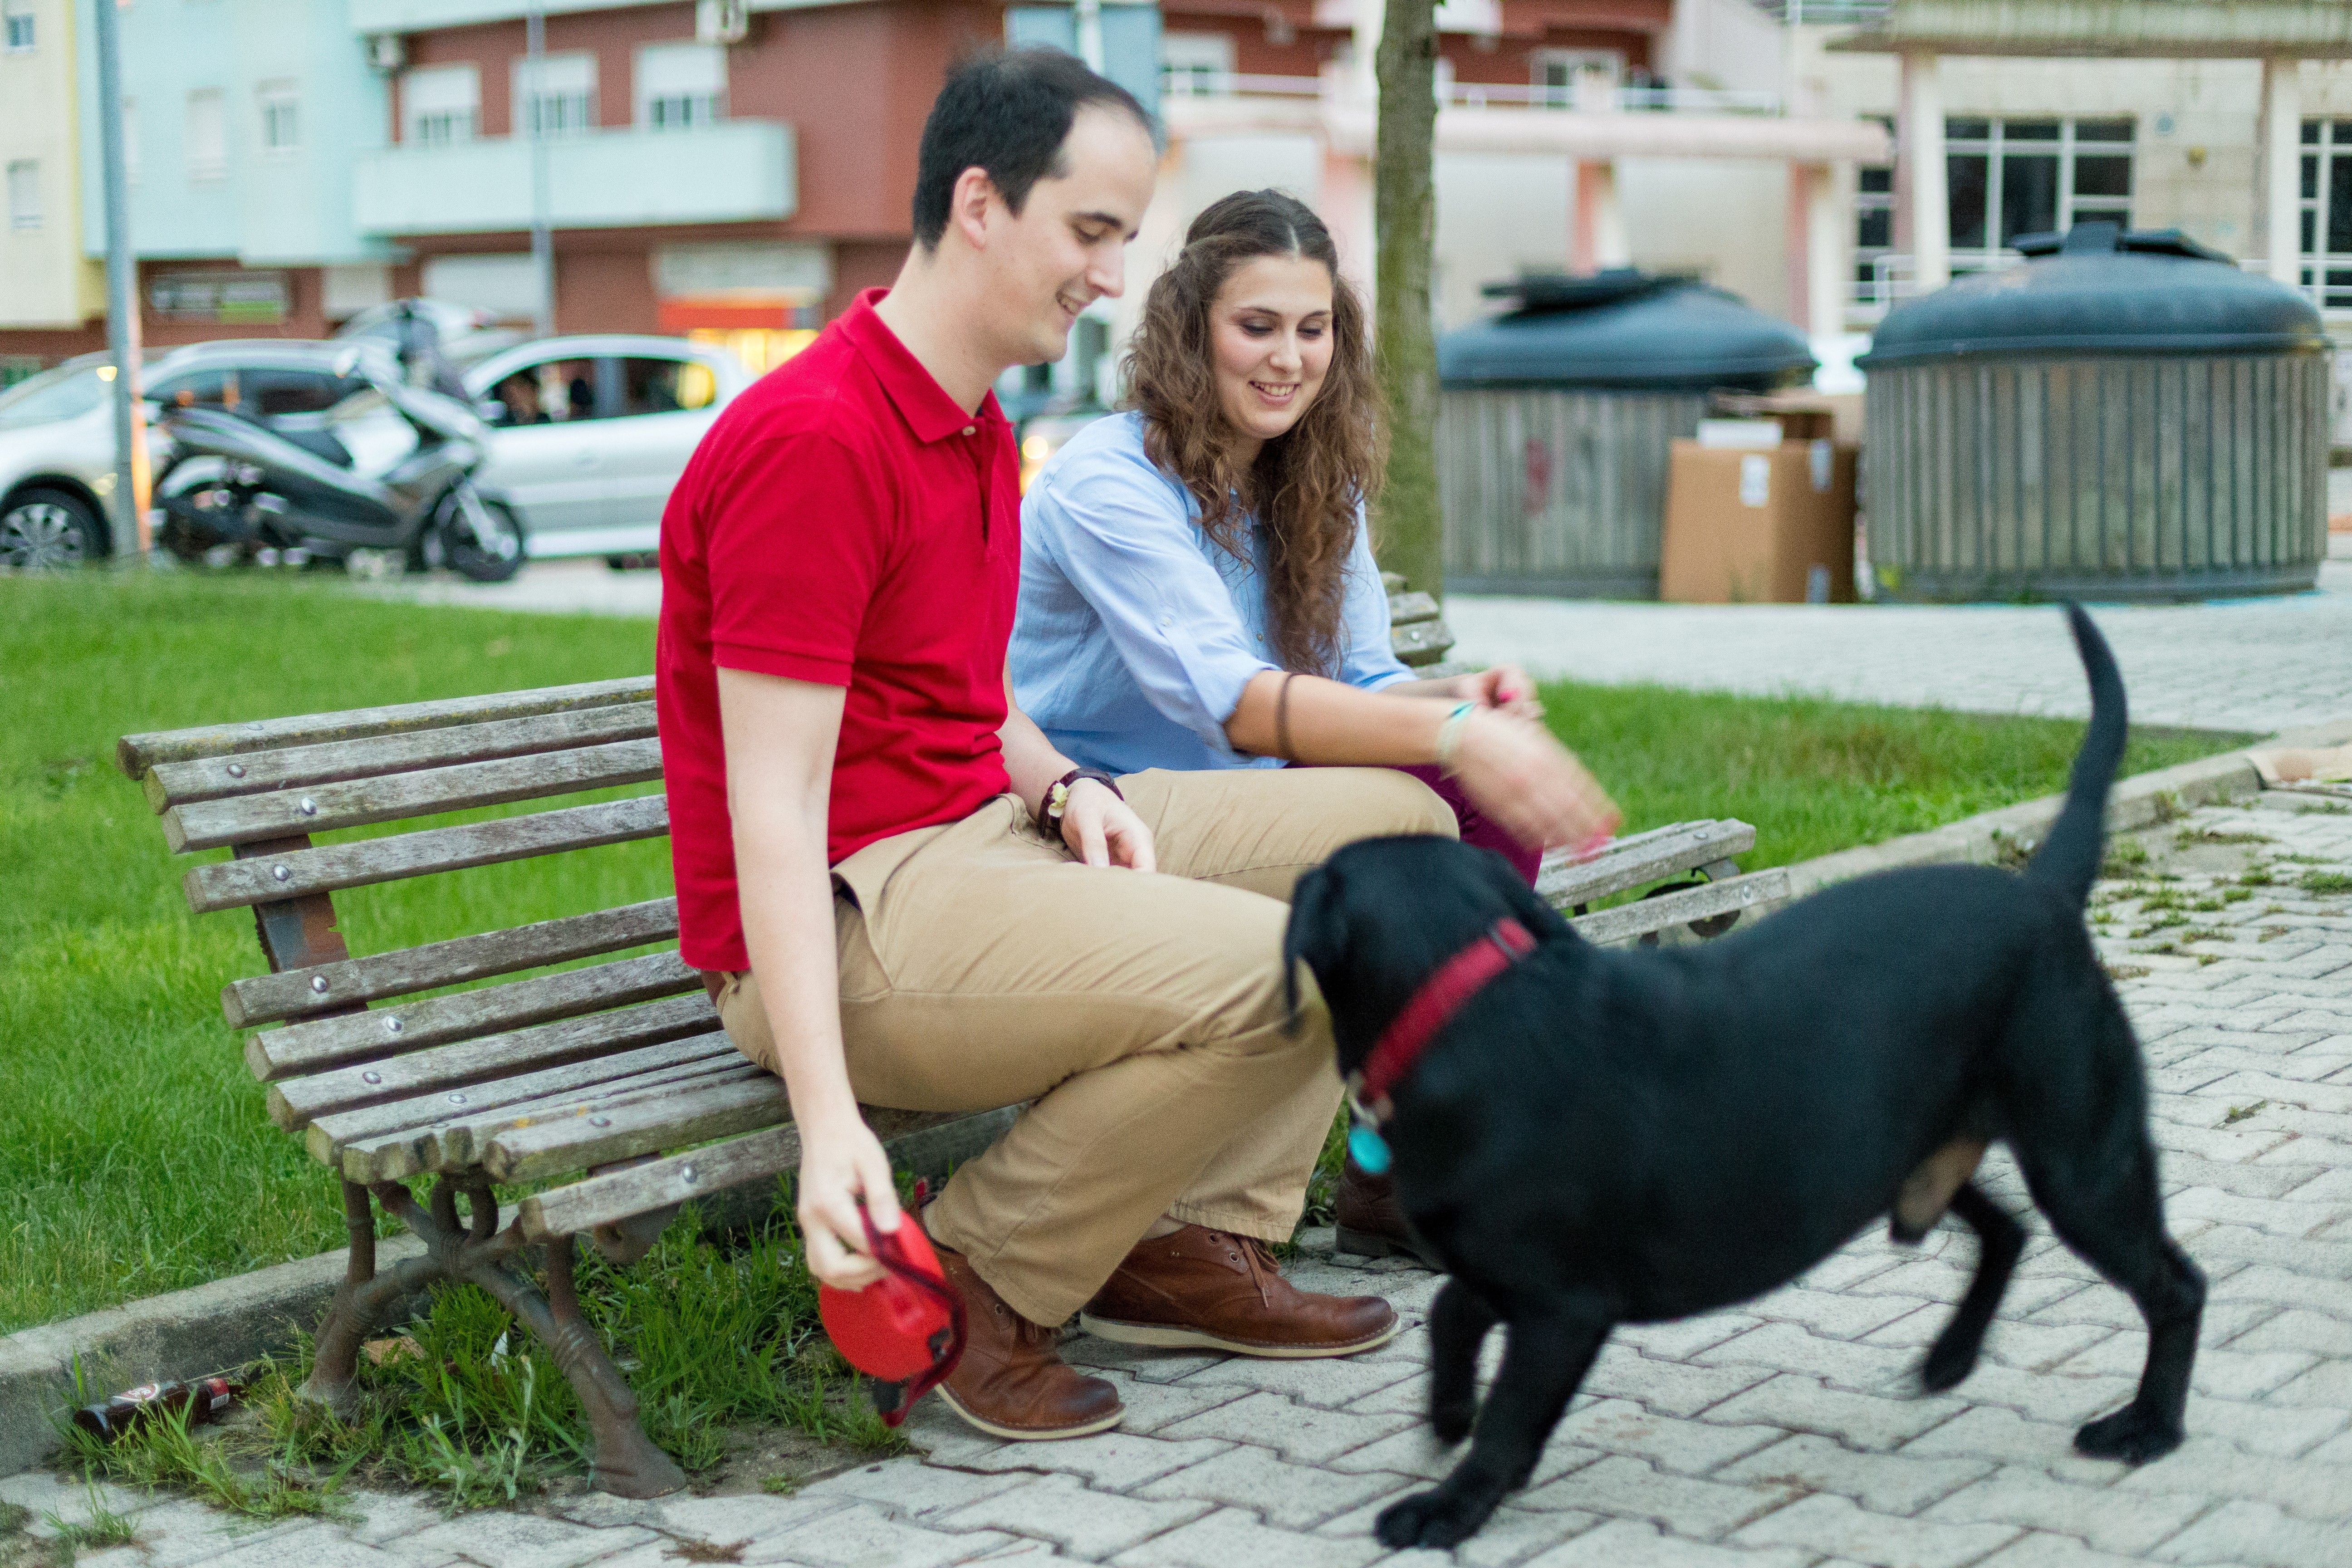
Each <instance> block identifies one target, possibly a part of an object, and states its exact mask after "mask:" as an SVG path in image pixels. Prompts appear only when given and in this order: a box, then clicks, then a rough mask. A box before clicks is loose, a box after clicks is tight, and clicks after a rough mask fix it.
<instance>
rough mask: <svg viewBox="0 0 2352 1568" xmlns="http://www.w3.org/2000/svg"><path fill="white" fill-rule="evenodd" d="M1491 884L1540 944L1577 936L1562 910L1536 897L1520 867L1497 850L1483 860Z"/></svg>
mask: <svg viewBox="0 0 2352 1568" xmlns="http://www.w3.org/2000/svg"><path fill="white" fill-rule="evenodd" d="M1479 864H1480V868H1481V869H1482V870H1483V871H1484V872H1485V873H1486V882H1487V885H1488V886H1489V887H1491V888H1493V889H1495V892H1496V896H1498V897H1499V898H1501V899H1502V900H1504V901H1505V902H1506V903H1507V904H1509V905H1510V906H1511V913H1513V914H1514V915H1516V916H1517V917H1518V921H1519V923H1520V924H1521V925H1523V926H1525V927H1527V928H1528V933H1529V934H1530V935H1532V936H1533V937H1535V939H1536V940H1537V941H1538V942H1552V941H1555V940H1557V939H1559V938H1560V937H1563V936H1573V935H1575V934H1576V933H1575V931H1574V930H1573V928H1571V927H1570V925H1569V923H1568V922H1567V921H1564V920H1562V919H1561V918H1560V915H1559V910H1555V909H1553V908H1552V907H1551V906H1550V905H1549V904H1548V903H1545V902H1544V901H1543V900H1542V899H1540V898H1538V897H1537V896H1536V890H1535V889H1533V888H1530V887H1528V884H1527V879H1525V878H1523V877H1521V876H1520V875H1519V872H1518V868H1517V867H1516V866H1514V865H1512V864H1511V863H1510V862H1509V861H1508V860H1506V859H1504V858H1502V857H1501V856H1500V855H1497V854H1496V853H1495V852H1494V851H1493V850H1491V849H1489V850H1486V852H1485V853H1484V854H1482V855H1481V856H1480V857H1479Z"/></svg>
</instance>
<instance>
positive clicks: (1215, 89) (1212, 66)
mask: <svg viewBox="0 0 2352 1568" xmlns="http://www.w3.org/2000/svg"><path fill="white" fill-rule="evenodd" d="M1160 90H1161V91H1162V92H1165V93H1168V94H1170V95H1171V96H1172V97H1176V98H1213V97H1216V96H1218V95H1220V94H1223V93H1229V92H1231V91H1233V90H1234V40H1233V37H1232V36H1231V35H1230V34H1226V33H1168V34H1165V35H1163V36H1162V37H1160Z"/></svg>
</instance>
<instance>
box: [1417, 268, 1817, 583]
mask: <svg viewBox="0 0 2352 1568" xmlns="http://www.w3.org/2000/svg"><path fill="white" fill-rule="evenodd" d="M1486 292H1487V294H1488V295H1489V296H1490V297H1496V298H1505V299H1509V300H1512V301H1513V307H1512V308H1511V309H1509V310H1506V311H1504V312H1503V313H1502V314H1500V315H1497V316H1494V317H1491V318H1489V319H1487V320H1486V321H1480V322H1477V323H1475V325H1472V326H1468V327H1464V328H1462V329H1460V330H1459V331H1452V332H1448V333H1446V334H1445V335H1444V337H1443V338H1441V339H1440V340H1439V342H1438V345H1437V374H1438V382H1439V385H1440V388H1441V391H1440V395H1439V399H1438V405H1439V406H1438V428H1437V450H1438V458H1437V475H1438V492H1439V497H1440V500H1441V502H1442V504H1443V506H1444V516H1445V581H1446V585H1447V586H1448V587H1449V588H1454V589H1460V590H1464V591H1466V592H1473V593H1502V594H1539V595H1559V596H1561V597H1567V598H1624V599H1652V598H1655V597H1656V596H1657V593H1658V539H1659V530H1660V525H1661V523H1662V521H1663V520H1664V514H1665V504H1666V463H1667V458H1668V454H1669V452H1670V451H1671V449H1672V447H1673V444H1674V442H1675V439H1676V438H1678V437H1692V436H1695V435H1696V434H1697V431H1698V422H1699V420H1700V418H1701V417H1702V416H1704V415H1705V414H1706V410H1707V395H1708V394H1709V393H1711V392H1720V391H1738V392H1769V391H1772V390H1774V389H1776V388H1780V387H1783V386H1788V385H1790V384H1797V383H1801V382H1803V381H1804V380H1805V379H1806V378H1807V377H1809V376H1811V374H1812V370H1813V358H1812V355H1811V353H1810V352H1809V351H1808V349H1807V347H1806V342H1805V337H1804V334H1803V333H1801V332H1800V331H1797V329H1796V328H1794V327H1792V326H1790V324H1789V323H1788V322H1786V321H1779V320H1777V319H1775V318H1773V317H1771V316H1768V315H1765V314H1764V313H1763V312H1762V311H1760V310H1753V309H1751V308H1750V307H1749V306H1748V305H1747V304H1746V303H1745V302H1744V301H1742V300H1740V299H1739V298H1738V296H1737V295H1734V294H1727V293H1726V292H1724V291H1723V290H1722V289H1713V288H1709V287H1707V286H1706V284H1703V283H1699V282H1696V281H1695V280H1693V279H1687V278H1660V277H1654V276H1648V275H1645V274H1643V273H1641V272H1638V271H1634V270H1633V269H1630V268H1627V269H1622V270H1616V271H1609V272H1601V273H1598V274H1595V275H1593V276H1591V277H1589V278H1551V277H1537V278H1526V279H1520V280H1519V281H1517V282H1516V283H1510V284H1499V285H1496V286H1495V287H1493V288H1490V289H1487V290H1486Z"/></svg>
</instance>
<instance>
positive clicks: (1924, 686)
mask: <svg viewBox="0 0 2352 1568" xmlns="http://www.w3.org/2000/svg"><path fill="white" fill-rule="evenodd" d="M2337 537H2338V538H2339V539H2340V540H2342V541H2344V542H2345V543H2346V544H2347V545H2352V534H2345V535H2338V536H2337ZM2093 613H2094V614H2095V615H2096V616H2097V617H2098V621H2099V625H2100V626H2101V627H2102V628H2103V629H2104V630H2105V632H2106V634H2107V640H2108V641H2109V642H2110V643H2112V644H2113V645H2114V647H2115V650H2116V660H2117V662H2118V663H2120V664H2121V665H2122V667H2123V672H2124V680H2125V682H2126V685H2128V686H2129V687H2130V689H2131V705H2132V718H2133V720H2134V721H2136V722H2139V723H2149V724H2179V725H2185V726H2189V727H2190V728H2196V729H2210V730H2259V731H2278V730H2285V729H2291V728H2294V726H2297V725H2301V724H2316V723H2320V722H2323V721H2327V720H2331V719H2335V718H2338V717H2340V716H2341V715H2342V714H2343V712H2344V710H2345V706H2346V699H2347V696H2352V560H2332V561H2329V562H2327V563H2326V564H2325V565H2323V566H2322V567H2321V569H2320V585H2319V587H2318V588H2317V589H2316V590H2315V591H2314V592H2311V593H2308V594H2296V595H2288V596H2285V597H2282V598H2271V599H2234V600H2215V601H2213V602H2211V603H2207V604H2194V605H2098V606H2095V607H2094V611H2093ZM1445 618H1446V621H1447V623H1448V624H1449V625H1450V626H1453V628H1454V636H1455V637H1458V638H1459V639H1460V641H1459V643H1458V644H1457V645H1456V647H1454V654H1453V657H1454V658H1461V659H1467V660H1470V661H1471V662H1474V663H1479V664H1492V663H1499V662H1502V661H1504V660H1513V661H1516V662H1517V663H1519V664H1521V665H1524V666H1526V667H1527V668H1528V670H1530V671H1531V672H1532V673H1534V674H1536V675H1538V676H1539V677H1546V678H1551V677H1572V678H1574V679H1580V680H1597V681H1601V682H1605V683H1608V684H1612V685H1615V684H1622V683H1624V682H1629V681H1656V682H1659V683H1660V684H1663V685H1666V686H1679V687H1694V688H1701V689H1715V690H1725V691H1741V692H1748V693H1754V694H1774V693H1779V692H1784V691H1803V692H1814V693H1821V694H1824V695H1828V696H1832V697H1841V698H1847V699H1851V700H1856V701H1865V702H1889V703H1896V704H1900V705H1903V706H1906V707H1910V706H1927V705H1930V704H1933V705H1937V706H1941V707H1946V708H1955V709H1962V710H1971V711H1977V712H1990V713H2049V714H2063V715H2066V716H2069V717H2074V718H2080V717H2082V716H2083V715H2084V713H2086V712H2088V711H2089V696H2088V694H2087V692H2086V691H2085V690H2084V686H2083V667H2082V665H2081V663H2080V662H2079V661H2078V660H2077V659H2076V658H2075V657H2074V645H2073V644H2072V642H2071V641H2069V639H2068V638H2067V636H2066V628H2065V623H2064V620H2063V617H2061V616H2059V615H2058V614H2057V612H2056V611H2055V610H2054V609H2053V608H2051V607H2050V606H2047V605H1629V604H1593V603H1583V602H1578V601H1572V600H1562V599H1514V598H1497V597H1489V596H1484V595H1461V594H1457V595H1449V596H1448V597H1447V599H1446V601H1445Z"/></svg>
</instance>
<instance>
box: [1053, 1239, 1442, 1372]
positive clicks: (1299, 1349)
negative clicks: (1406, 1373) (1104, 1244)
mask: <svg viewBox="0 0 2352 1568" xmlns="http://www.w3.org/2000/svg"><path fill="white" fill-rule="evenodd" d="M1078 1326H1079V1327H1080V1328H1082V1329H1085V1330H1086V1331H1087V1332H1088V1333H1091V1334H1099V1335H1101V1336H1102V1337H1103V1338H1104V1339H1107V1340H1116V1341H1118V1342H1119V1343H1121V1344H1128V1345H1171V1346H1181V1347H1185V1348H1192V1349H1202V1350H1218V1351H1233V1352H1236V1353H1238V1354H1241V1355H1256V1356H1278V1357H1284V1358H1294V1359H1305V1358H1307V1357H1311V1356H1335V1355H1353V1354H1355V1353H1356V1352H1358V1351H1368V1350H1370V1349H1371V1348H1372V1347H1373V1346H1375V1345H1383V1344H1386V1343H1388V1342H1389V1341H1390V1340H1391V1339H1393V1338H1394V1337H1395V1335H1396V1331H1397V1315H1396V1313H1395V1311H1394V1310H1391V1308H1390V1306H1389V1304H1388V1303H1387V1302H1386V1301H1383V1300H1381V1299H1380V1298H1379V1297H1378V1296H1314V1295H1309V1294H1307V1292H1306V1291H1304V1290H1301V1289H1297V1287H1295V1286H1293V1285H1292V1284H1291V1283H1290V1281H1288V1280H1287V1279H1284V1278H1283V1277H1282V1274H1281V1271H1280V1270H1279V1269H1278V1268H1276V1266H1275V1261H1274V1255H1273V1254H1272V1253H1270V1252H1268V1251H1267V1250H1266V1248H1265V1243H1264V1242H1262V1241H1258V1240H1256V1239H1255V1238H1254V1237H1246V1236H1234V1235H1233V1234H1231V1233H1229V1232H1226V1231H1222V1230H1210V1229H1207V1228H1206V1227H1204V1226H1197V1225H1188V1226H1185V1227H1184V1228H1183V1229H1181V1230H1179V1231H1177V1232H1175V1233H1174V1234H1173V1235H1170V1236H1163V1237H1157V1238H1155V1239H1152V1240H1149V1241H1139V1242H1137V1243H1136V1244H1135V1247H1134V1249H1133V1250H1132V1251H1130V1252H1129V1253H1128V1255H1127V1260H1126V1261H1125V1262H1123V1263H1121V1264H1120V1265H1119V1266H1118V1272H1117V1273H1115V1274H1113V1275H1112V1276H1111V1277H1110V1279H1108V1281H1107V1282H1106V1283H1105V1284H1104V1286H1103V1288H1102V1289H1100V1290H1099V1291H1097V1292H1096V1294H1095V1299H1094V1300H1091V1301H1089V1302H1087V1305H1086V1310H1084V1311H1082V1312H1080V1313H1079V1314H1078Z"/></svg>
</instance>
